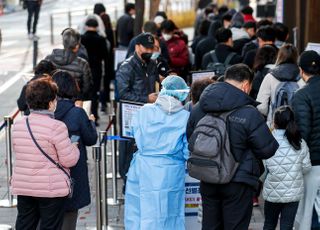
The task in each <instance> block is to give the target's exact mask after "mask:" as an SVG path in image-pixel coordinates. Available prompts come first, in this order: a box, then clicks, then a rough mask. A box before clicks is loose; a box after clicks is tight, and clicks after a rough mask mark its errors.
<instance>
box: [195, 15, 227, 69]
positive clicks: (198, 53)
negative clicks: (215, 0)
mask: <svg viewBox="0 0 320 230" xmlns="http://www.w3.org/2000/svg"><path fill="white" fill-rule="evenodd" d="M220 27H222V23H221V22H220V21H215V22H212V23H211V25H210V28H209V31H208V36H207V37H206V38H204V39H202V40H201V41H200V42H199V43H198V44H197V46H196V48H195V54H194V63H195V66H196V69H201V62H202V58H203V56H204V55H205V54H206V53H207V52H209V51H211V50H214V48H215V47H216V44H217V41H216V38H215V34H216V31H217V30H218V29H219V28H220Z"/></svg>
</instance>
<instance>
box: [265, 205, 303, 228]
mask: <svg viewBox="0 0 320 230" xmlns="http://www.w3.org/2000/svg"><path fill="white" fill-rule="evenodd" d="M298 206H299V202H290V203H272V202H269V201H265V203H264V216H265V220H264V226H263V230H274V229H276V227H277V224H278V219H279V215H280V216H281V217H280V230H289V229H290V230H291V229H292V228H293V224H294V219H295V217H296V213H297V210H298Z"/></svg>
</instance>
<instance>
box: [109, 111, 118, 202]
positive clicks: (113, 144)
mask: <svg viewBox="0 0 320 230" xmlns="http://www.w3.org/2000/svg"><path fill="white" fill-rule="evenodd" d="M109 120H110V121H111V120H113V124H112V128H111V136H115V135H116V133H117V125H116V124H117V122H116V115H115V114H112V115H109ZM111 165H112V200H111V201H110V204H111V205H118V204H119V203H118V181H117V142H116V140H112V141H111Z"/></svg>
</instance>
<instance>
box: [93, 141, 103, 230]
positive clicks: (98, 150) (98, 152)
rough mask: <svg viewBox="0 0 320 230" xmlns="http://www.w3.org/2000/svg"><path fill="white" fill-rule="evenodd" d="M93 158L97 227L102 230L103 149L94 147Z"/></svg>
mask: <svg viewBox="0 0 320 230" xmlns="http://www.w3.org/2000/svg"><path fill="white" fill-rule="evenodd" d="M92 157H93V159H94V162H95V164H94V168H95V181H96V225H97V230H102V222H101V221H102V218H101V177H100V162H101V147H100V146H93V147H92Z"/></svg>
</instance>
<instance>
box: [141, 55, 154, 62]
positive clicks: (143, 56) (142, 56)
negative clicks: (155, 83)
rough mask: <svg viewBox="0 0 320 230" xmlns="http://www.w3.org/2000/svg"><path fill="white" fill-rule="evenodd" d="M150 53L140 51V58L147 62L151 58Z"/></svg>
mask: <svg viewBox="0 0 320 230" xmlns="http://www.w3.org/2000/svg"><path fill="white" fill-rule="evenodd" d="M151 56H152V53H142V54H141V58H142V60H144V61H145V62H149V61H150V59H151Z"/></svg>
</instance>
